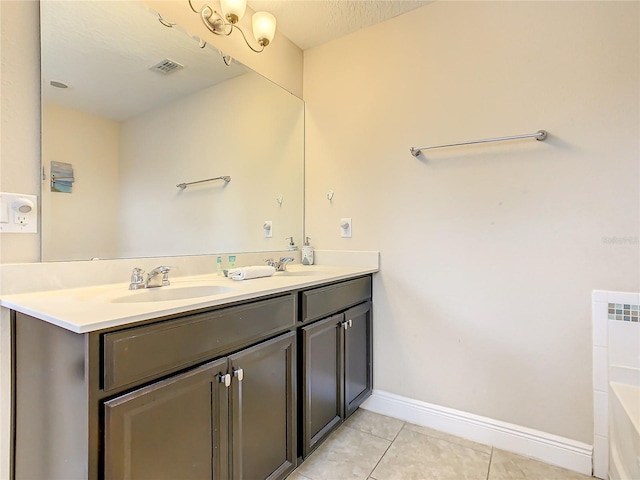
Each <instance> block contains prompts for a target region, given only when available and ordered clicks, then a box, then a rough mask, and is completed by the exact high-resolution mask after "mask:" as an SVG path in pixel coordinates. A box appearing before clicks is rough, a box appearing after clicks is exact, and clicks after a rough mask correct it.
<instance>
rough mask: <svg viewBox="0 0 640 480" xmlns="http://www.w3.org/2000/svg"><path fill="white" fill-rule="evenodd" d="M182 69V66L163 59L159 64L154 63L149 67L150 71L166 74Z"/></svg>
mask: <svg viewBox="0 0 640 480" xmlns="http://www.w3.org/2000/svg"><path fill="white" fill-rule="evenodd" d="M183 68H184V65H181V64H179V63H178V62H174V61H173V60H169V59H168V58H165V59H164V60H162V61H161V62H160V63H156V64H155V65H154V66H153V67H151V70H155V71H156V72H160V73H164V74H167V73H171V72H175V71H177V70H180V69H183Z"/></svg>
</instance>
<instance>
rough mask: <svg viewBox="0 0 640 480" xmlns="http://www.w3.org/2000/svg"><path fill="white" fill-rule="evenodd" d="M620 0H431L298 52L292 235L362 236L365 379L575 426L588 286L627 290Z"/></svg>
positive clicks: (632, 15) (585, 350) (630, 237)
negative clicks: (300, 167) (347, 227)
mask: <svg viewBox="0 0 640 480" xmlns="http://www.w3.org/2000/svg"><path fill="white" fill-rule="evenodd" d="M639 5H640V4H639V3H638V2H437V3H434V4H431V5H429V6H426V7H423V8H421V9H418V10H415V11H413V12H411V13H409V14H406V15H404V16H401V17H399V18H396V19H393V20H391V21H388V22H386V23H384V24H380V25H377V26H373V27H371V28H367V29H365V30H362V31H360V32H357V33H355V34H352V35H350V36H348V37H345V38H343V39H339V40H337V41H334V42H332V43H329V44H326V45H324V46H320V47H317V48H315V49H312V50H309V51H306V52H305V67H304V99H305V102H306V111H307V119H306V180H307V184H306V218H307V221H306V234H307V235H309V236H310V237H312V238H313V239H314V244H315V245H316V246H317V247H319V248H323V249H355V250H380V252H381V273H380V275H379V276H378V280H377V282H376V286H375V292H374V298H375V332H374V334H375V346H374V348H375V352H376V355H375V388H377V389H380V390H384V391H388V392H392V393H395V394H398V395H402V396H406V397H409V398H412V399H417V400H421V401H425V402H429V403H434V404H438V405H442V406H446V407H450V408H454V409H459V410H462V411H465V412H471V413H475V414H479V415H482V416H486V417H489V418H493V419H498V420H502V421H507V422H511V423H514V424H518V425H522V426H526V427H531V428H535V429H538V430H541V431H544V432H549V433H553V434H557V435H561V436H564V437H568V438H571V439H575V440H578V441H582V442H585V443H587V444H590V443H591V441H592V393H591V378H592V377H591V345H592V343H591V315H590V302H591V296H590V295H591V290H592V289H594V288H599V289H607V290H631V291H637V290H638V287H639V279H638V274H639V273H638V272H639V269H638V261H639V258H638V233H639V232H638V217H639V211H638V201H639V196H638V178H639V170H638V158H639V151H638V131H639V121H638V119H639V111H638V107H639V95H638V90H639V89H638V85H639V71H638V62H639V58H640V52H639V50H638V47H639V44H640V43H639V38H638V31H639V26H638V20H639V9H638V7H639ZM538 129H546V130H548V131H549V132H550V137H549V139H548V140H547V141H546V142H544V143H543V142H537V141H535V140H524V141H517V142H512V143H501V144H491V145H476V146H469V147H460V148H452V149H443V150H434V151H430V152H427V155H426V158H424V157H423V158H420V159H416V158H414V157H412V156H411V155H410V153H409V147H411V146H422V145H429V144H439V143H448V142H455V141H461V140H473V139H480V138H488V137H496V136H503V135H512V134H520V133H533V132H535V131H537V130H538ZM328 190H333V191H334V192H335V196H334V198H333V201H332V202H329V201H328V200H327V197H326V193H327V191H328ZM340 217H352V218H353V238H351V239H341V238H339V219H340ZM605 237H606V238H605ZM610 237H618V240H616V241H615V242H614V243H611V242H609V240H607V239H608V238H610ZM616 242H617V243H616ZM625 242H626V243H625Z"/></svg>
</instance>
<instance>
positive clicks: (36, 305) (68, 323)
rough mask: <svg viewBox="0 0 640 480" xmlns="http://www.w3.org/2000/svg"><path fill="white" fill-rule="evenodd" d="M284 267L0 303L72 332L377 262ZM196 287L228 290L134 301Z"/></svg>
mask: <svg viewBox="0 0 640 480" xmlns="http://www.w3.org/2000/svg"><path fill="white" fill-rule="evenodd" d="M288 269H289V270H290V271H289V272H277V273H276V274H274V275H273V276H271V277H264V278H256V279H251V280H242V281H234V280H231V279H229V278H226V277H221V276H217V275H214V274H208V275H197V276H191V277H176V278H173V279H171V278H170V280H171V285H170V286H167V287H159V288H154V289H142V290H129V289H128V286H129V284H128V283H117V284H108V285H99V286H91V287H83V288H70V289H58V290H49V291H40V292H33V293H20V294H10V295H3V296H2V297H0V306H2V307H5V308H9V309H11V310H16V311H18V312H21V313H24V314H27V315H30V316H32V317H35V318H39V319H40V320H44V321H46V322H49V323H52V324H54V325H58V326H59V327H62V328H65V329H67V330H70V331H72V332H75V333H87V332H92V331H95V330H101V329H103V328H109V327H117V326H122V325H127V324H129V323H133V322H139V321H142V320H149V319H153V318H157V317H162V316H165V315H172V314H176V313H183V312H188V311H190V310H196V309H201V308H207V307H214V306H220V305H225V304H228V303H232V302H237V301H243V300H250V299H253V298H258V297H262V296H265V295H272V294H276V293H282V292H287V291H290V290H297V289H301V288H308V287H313V286H318V285H321V284H325V283H330V282H334V281H338V280H345V279H348V278H352V277H357V276H359V275H365V274H369V273H375V272H377V271H378V269H377V268H371V267H346V266H330V265H311V266H304V265H290V266H289V267H288ZM196 287H202V288H203V289H205V290H206V287H212V288H215V287H224V288H229V291H223V292H222V293H218V294H215V295H209V296H198V297H193V298H185V299H178V300H160V301H136V300H138V299H140V298H142V297H140V295H141V294H142V295H145V294H149V293H152V290H153V291H154V292H153V293H152V295H155V294H156V293H155V292H158V294H162V295H164V294H169V291H170V290H178V289H185V288H186V289H191V290H190V291H193V289H194V288H196ZM160 291H162V292H160ZM172 293H173V292H172Z"/></svg>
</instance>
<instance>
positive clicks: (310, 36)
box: [248, 0, 431, 50]
mask: <svg viewBox="0 0 640 480" xmlns="http://www.w3.org/2000/svg"><path fill="white" fill-rule="evenodd" d="M428 3H431V2H430V1H429V0H383V1H380V0H355V1H354V0H249V2H248V5H249V6H250V7H251V8H252V9H253V10H255V11H259V10H266V11H267V12H271V13H272V14H273V15H275V17H276V21H277V28H278V30H279V31H280V33H282V34H283V35H284V36H286V37H287V38H289V40H291V41H292V42H293V43H295V44H296V45H297V46H298V47H300V48H301V49H302V50H307V49H309V48H313V47H316V46H318V45H321V44H323V43H326V42H329V41H331V40H334V39H336V38H339V37H342V36H344V35H347V34H349V33H352V32H354V31H356V30H359V29H361V28H365V27H368V26H370V25H373V24H376V23H379V22H383V21H385V20H388V19H390V18H393V17H396V16H398V15H401V14H403V13H405V12H408V11H409V10H413V9H414V8H418V7H422V6H423V5H426V4H428Z"/></svg>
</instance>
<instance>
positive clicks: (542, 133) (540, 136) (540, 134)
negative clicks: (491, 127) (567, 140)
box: [410, 130, 547, 157]
mask: <svg viewBox="0 0 640 480" xmlns="http://www.w3.org/2000/svg"><path fill="white" fill-rule="evenodd" d="M521 138H535V139H536V140H540V141H542V140H544V139H545V138H547V132H546V130H538V131H537V132H536V133H527V134H525V135H511V136H510V137H497V138H485V139H484V140H471V141H470V142H460V143H448V144H445V145H432V146H430V147H411V149H410V151H411V155H413V156H414V157H417V156H418V155H420V152H421V151H422V150H431V149H432V148H444V147H457V146H460V145H472V144H474V143H489V142H503V141H505V140H519V139H521Z"/></svg>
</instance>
